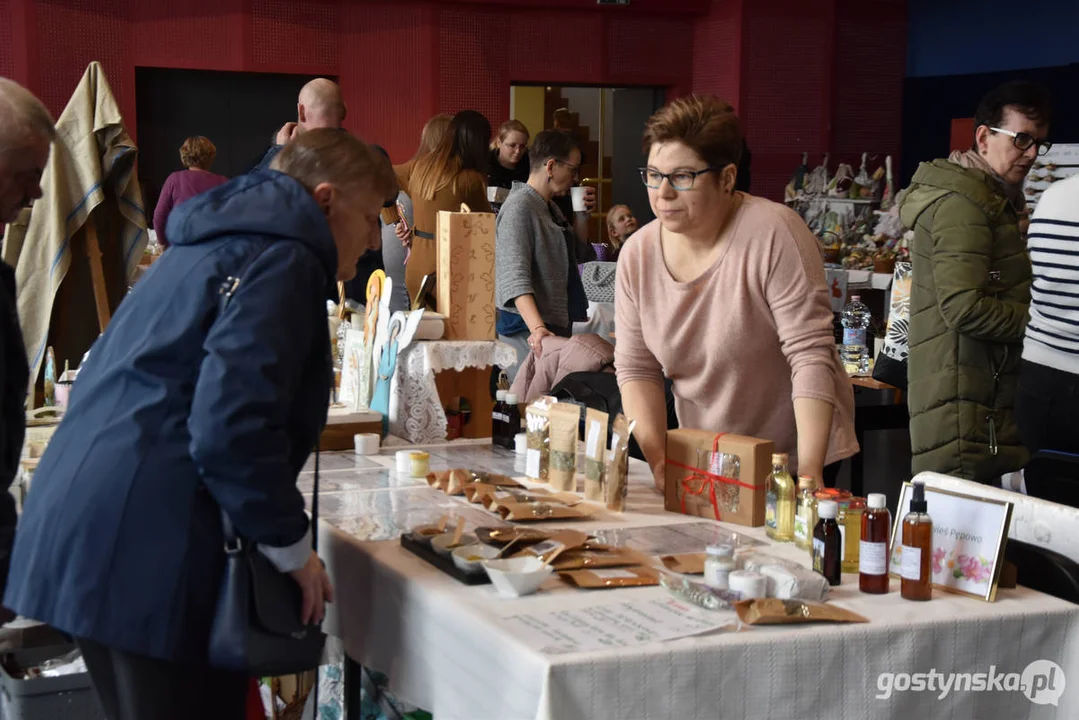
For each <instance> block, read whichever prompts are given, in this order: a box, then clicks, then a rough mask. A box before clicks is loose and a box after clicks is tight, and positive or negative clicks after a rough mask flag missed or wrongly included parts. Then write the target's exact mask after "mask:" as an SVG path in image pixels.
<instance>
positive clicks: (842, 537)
mask: <svg viewBox="0 0 1079 720" xmlns="http://www.w3.org/2000/svg"><path fill="white" fill-rule="evenodd" d="M846 557H847V528H846V526H845V525H840V526H839V562H843V560H844V559H845V558H846Z"/></svg>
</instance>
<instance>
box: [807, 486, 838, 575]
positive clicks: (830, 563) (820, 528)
mask: <svg viewBox="0 0 1079 720" xmlns="http://www.w3.org/2000/svg"><path fill="white" fill-rule="evenodd" d="M838 513H839V506H838V505H836V502H835V501H834V500H821V501H820V502H819V503H817V515H819V516H820V520H818V521H817V527H815V528H814V529H813V570H814V571H816V572H819V573H820V574H821V575H823V576H824V577H825V578H826V579H827V580H828V584H829V585H838V584H839V583H840V581H841V580H842V572H841V570H842V568H841V562H842V561H841V560H840V557H839V555H840V553H841V552H842V550H841V549H840V548H841V547H842V538H841V537H840V533H839V523H837V522H836V521H835V517H836V515H837V514H838Z"/></svg>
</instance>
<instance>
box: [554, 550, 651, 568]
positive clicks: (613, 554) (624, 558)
mask: <svg viewBox="0 0 1079 720" xmlns="http://www.w3.org/2000/svg"><path fill="white" fill-rule="evenodd" d="M648 562H649V560H648V556H647V555H645V554H644V553H642V552H638V551H636V550H631V549H629V548H612V549H610V550H581V549H577V550H567V551H566V552H565V553H563V554H562V555H560V556H559V557H558V559H557V560H555V561H554V562H553V563H551V567H553V568H554V569H555V570H592V569H596V568H615V567H632V566H642V565H648Z"/></svg>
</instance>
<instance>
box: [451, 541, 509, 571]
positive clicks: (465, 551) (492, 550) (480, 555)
mask: <svg viewBox="0 0 1079 720" xmlns="http://www.w3.org/2000/svg"><path fill="white" fill-rule="evenodd" d="M498 553H499V549H498V548H496V547H492V546H490V545H484V544H483V543H473V544H471V545H461V546H460V547H456V548H454V549H453V553H452V554H451V555H452V557H453V564H454V565H456V566H457V569H458V570H461V571H463V572H474V571H476V570H479V569H480V568H482V567H483V563H484V561H485V560H491V559H493V558H496V557H498Z"/></svg>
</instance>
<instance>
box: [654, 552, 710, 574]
mask: <svg viewBox="0 0 1079 720" xmlns="http://www.w3.org/2000/svg"><path fill="white" fill-rule="evenodd" d="M707 557H708V555H707V554H705V553H683V554H681V555H664V556H663V557H661V558H660V559H659V560H660V562H662V563H663V566H664V567H666V568H667V569H668V570H670V571H672V572H676V573H682V574H683V575H704V561H705V559H707Z"/></svg>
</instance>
